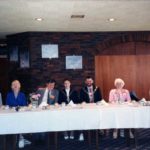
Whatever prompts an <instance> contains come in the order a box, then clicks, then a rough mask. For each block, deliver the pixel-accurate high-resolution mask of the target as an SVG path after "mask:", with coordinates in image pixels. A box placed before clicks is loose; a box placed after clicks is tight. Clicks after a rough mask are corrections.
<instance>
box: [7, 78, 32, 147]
mask: <svg viewBox="0 0 150 150" xmlns="http://www.w3.org/2000/svg"><path fill="white" fill-rule="evenodd" d="M20 88H21V84H20V82H19V81H18V80H14V81H13V82H12V83H11V89H12V90H11V91H10V92H9V93H8V94H7V98H6V105H8V106H9V107H19V106H27V100H26V97H25V94H24V93H23V92H21V91H20ZM26 144H31V142H30V141H28V140H26V139H24V137H23V136H22V134H20V135H19V142H18V146H19V148H23V147H24V145H26Z"/></svg>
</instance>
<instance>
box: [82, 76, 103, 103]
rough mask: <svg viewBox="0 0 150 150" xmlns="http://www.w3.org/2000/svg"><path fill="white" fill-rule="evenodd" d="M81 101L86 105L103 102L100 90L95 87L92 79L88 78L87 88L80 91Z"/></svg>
mask: <svg viewBox="0 0 150 150" xmlns="http://www.w3.org/2000/svg"><path fill="white" fill-rule="evenodd" d="M80 100H81V102H86V103H96V102H98V101H101V100H102V95H101V91H100V88H99V87H97V86H95V85H94V81H93V79H92V78H91V77H89V76H88V77H86V79H85V86H84V87H82V88H81V90H80Z"/></svg>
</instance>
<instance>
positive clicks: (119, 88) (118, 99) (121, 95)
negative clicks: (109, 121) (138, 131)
mask: <svg viewBox="0 0 150 150" xmlns="http://www.w3.org/2000/svg"><path fill="white" fill-rule="evenodd" d="M114 85H115V87H116V89H112V90H111V91H110V93H109V102H110V103H123V102H130V101H131V98H130V94H129V91H128V90H126V89H124V88H123V87H124V85H125V83H124V81H123V80H122V79H120V78H117V79H115V82H114ZM129 134H130V138H134V136H133V134H132V132H131V130H130V132H129ZM117 136H118V130H117V129H114V131H113V138H114V139H116V138H117ZM120 136H121V137H124V130H123V129H121V130H120Z"/></svg>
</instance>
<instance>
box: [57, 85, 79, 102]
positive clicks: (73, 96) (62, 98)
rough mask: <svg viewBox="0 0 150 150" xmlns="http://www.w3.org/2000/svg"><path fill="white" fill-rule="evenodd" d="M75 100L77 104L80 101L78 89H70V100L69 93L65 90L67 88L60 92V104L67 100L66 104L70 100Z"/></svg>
mask: <svg viewBox="0 0 150 150" xmlns="http://www.w3.org/2000/svg"><path fill="white" fill-rule="evenodd" d="M71 100H72V101H73V102H74V103H75V104H77V103H79V96H78V93H77V91H76V90H74V89H72V88H71V89H70V91H69V101H68V100H67V93H66V91H65V89H63V90H61V91H60V94H59V102H58V103H59V104H61V103H63V102H65V103H66V104H68V103H69V102H70V101H71Z"/></svg>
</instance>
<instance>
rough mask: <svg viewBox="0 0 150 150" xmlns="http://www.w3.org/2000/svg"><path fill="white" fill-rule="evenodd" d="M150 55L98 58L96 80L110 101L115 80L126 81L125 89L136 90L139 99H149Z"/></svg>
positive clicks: (96, 59) (96, 61)
mask: <svg viewBox="0 0 150 150" xmlns="http://www.w3.org/2000/svg"><path fill="white" fill-rule="evenodd" d="M149 66H150V55H122V56H118V55H116V56H96V57H95V80H96V84H97V85H98V86H100V87H101V89H102V94H103V97H104V98H105V99H108V95H109V91H110V89H112V88H114V80H115V78H122V79H123V80H124V81H125V84H126V85H125V88H126V89H128V90H130V91H131V90H134V91H136V93H137V94H138V95H139V97H141V98H142V97H145V98H147V99H149V89H150V80H149V77H150V69H149Z"/></svg>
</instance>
